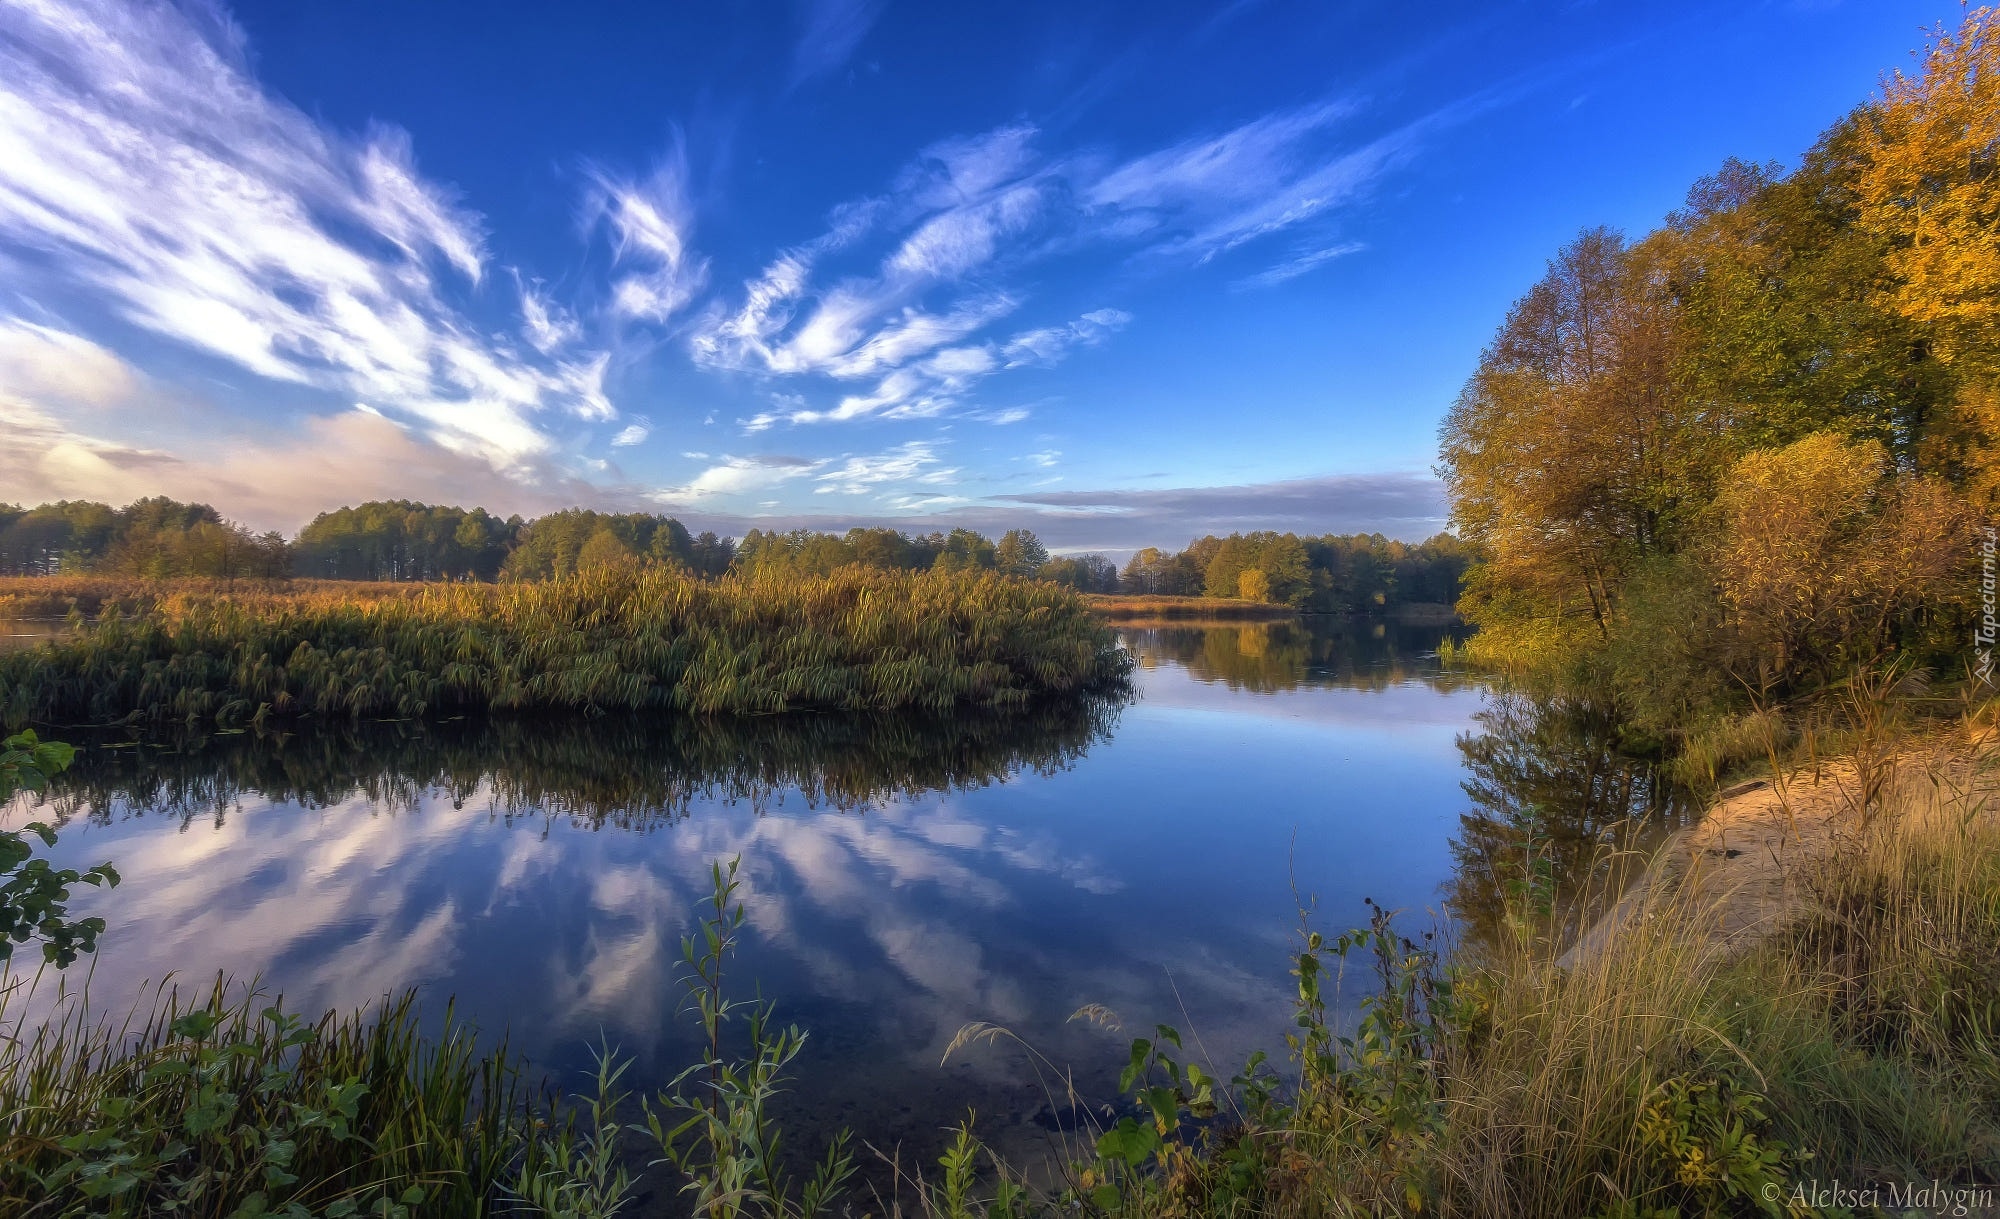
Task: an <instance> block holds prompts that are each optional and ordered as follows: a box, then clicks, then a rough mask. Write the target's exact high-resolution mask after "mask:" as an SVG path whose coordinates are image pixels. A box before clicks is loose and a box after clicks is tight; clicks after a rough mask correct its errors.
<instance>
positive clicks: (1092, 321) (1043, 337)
mask: <svg viewBox="0 0 2000 1219" xmlns="http://www.w3.org/2000/svg"><path fill="white" fill-rule="evenodd" d="M1131 320H1132V315H1131V314H1129V313H1127V312H1125V311H1124V310H1123V309H1093V310H1091V311H1090V312H1089V313H1086V314H1084V315H1083V316H1082V317H1080V318H1078V319H1076V320H1075V321H1073V322H1071V323H1069V324H1068V325H1066V326H1044V327H1041V328H1040V329H1038V330H1026V331H1023V332H1021V333H1020V334H1017V335H1015V336H1014V337H1013V338H1011V339H1008V340H1007V343H1006V346H1004V347H1002V348H1001V354H1002V355H1003V356H1004V357H1005V358H1006V361H1007V367H1009V368H1020V367H1022V366H1023V365H1027V364H1054V363H1055V362H1056V361H1058V360H1060V359H1062V358H1063V356H1065V355H1066V354H1068V352H1069V350H1070V348H1072V347H1095V346H1096V345H1098V344H1099V343H1102V342H1103V341H1104V340H1105V339H1107V338H1109V337H1111V335H1112V334H1114V333H1116V332H1117V331H1119V330H1122V329H1124V327H1125V325H1126V324H1127V323H1128V322H1130V321H1131Z"/></svg>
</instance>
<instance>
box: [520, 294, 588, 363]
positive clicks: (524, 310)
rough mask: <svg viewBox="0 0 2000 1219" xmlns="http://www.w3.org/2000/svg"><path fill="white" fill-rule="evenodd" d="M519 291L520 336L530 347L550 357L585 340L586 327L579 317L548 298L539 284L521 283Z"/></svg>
mask: <svg viewBox="0 0 2000 1219" xmlns="http://www.w3.org/2000/svg"><path fill="white" fill-rule="evenodd" d="M516 278H519V277H518V276H517V277H516ZM520 289H521V336H522V337H523V338H525V339H527V340H528V345H529V346H531V347H533V348H534V349H535V350H536V351H539V352H541V353H542V354H543V355H550V354H553V353H554V352H555V351H557V350H558V349H560V348H563V347H567V346H569V345H570V344H572V343H575V342H577V341H578V340H579V339H581V338H583V325H582V323H580V322H579V321H577V317H576V314H574V313H572V312H570V311H569V310H568V309H566V308H564V307H563V306H562V305H560V304H558V303H556V302H555V301H553V300H551V299H549V296H548V294H547V293H546V292H545V291H543V289H542V285H541V284H540V283H539V282H529V281H526V280H522V281H521V283H520Z"/></svg>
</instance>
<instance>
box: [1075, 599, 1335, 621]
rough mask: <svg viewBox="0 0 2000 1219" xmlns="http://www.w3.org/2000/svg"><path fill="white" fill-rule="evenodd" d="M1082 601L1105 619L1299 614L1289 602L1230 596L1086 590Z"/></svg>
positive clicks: (1247, 618)
mask: <svg viewBox="0 0 2000 1219" xmlns="http://www.w3.org/2000/svg"><path fill="white" fill-rule="evenodd" d="M1083 600H1084V603H1085V604H1086V605H1088V606H1090V608H1091V610H1092V612H1094V613H1096V614H1098V615H1100V616H1101V617H1103V618H1104V619H1105V620H1106V621H1108V622H1115V623H1118V624H1120V625H1124V624H1128V623H1136V622H1168V621H1171V622H1278V621H1282V620H1284V619H1287V618H1296V617H1298V616H1299V613H1298V611H1297V610H1295V609H1293V608H1292V607H1291V606H1289V605H1273V604H1271V603H1270V602H1268V601H1241V600H1237V599H1236V598H1233V597H1156V596H1144V597H1139V596H1134V597H1127V596H1119V595H1117V594H1114V593H1088V594H1086V595H1085V596H1084V599H1083Z"/></svg>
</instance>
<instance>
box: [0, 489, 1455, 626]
mask: <svg viewBox="0 0 2000 1219" xmlns="http://www.w3.org/2000/svg"><path fill="white" fill-rule="evenodd" d="M1468 561H1469V559H1468V555H1467V552H1466V549H1465V547H1463V546H1462V545H1460V544H1459V542H1458V541H1457V540H1456V539H1454V538H1452V537H1451V536H1450V535H1448V534H1440V535H1438V536H1437V537H1434V538H1432V539H1430V540H1429V541H1427V542H1424V543H1421V544H1419V545H1411V544H1409V543H1405V542H1398V541H1394V540H1391V539H1388V538H1385V537H1383V536H1382V535H1381V534H1379V533H1378V534H1354V535H1351V536H1343V535H1338V534H1327V535H1325V536H1322V537H1303V538H1302V537H1299V536H1296V535H1294V534H1290V533H1284V534H1278V533H1249V534H1230V535H1229V536H1228V537H1215V536H1208V537H1202V538H1197V539H1195V540H1194V541H1193V542H1191V543H1189V545H1188V547H1187V549H1185V550H1181V551H1176V552H1172V553H1169V552H1166V551H1162V550H1158V549H1155V548H1152V547H1148V548H1147V549H1144V550H1141V551H1139V552H1138V553H1137V554H1136V555H1134V556H1133V557H1132V559H1131V561H1130V562H1128V563H1127V564H1126V565H1125V569H1124V571H1123V573H1122V574H1121V573H1120V571H1119V569H1118V567H1117V566H1116V565H1115V564H1114V563H1112V562H1111V560H1110V559H1108V558H1106V557H1105V556H1104V555H1101V554H1081V555H1053V554H1050V553H1049V549H1048V547H1047V546H1046V545H1044V544H1043V543H1042V541H1041V539H1039V538H1037V537H1036V536H1035V534H1034V533H1033V532H1032V531H1031V530H1027V529H1011V530H1008V531H1007V532H1006V533H1004V534H1002V535H1001V536H1000V538H999V539H998V540H997V541H996V540H994V539H991V538H988V537H986V536H985V535H984V534H980V533H976V532H974V531H972V530H970V529H953V530H951V531H949V532H944V531H938V532H933V533H927V534H907V533H903V532H901V531H898V530H895V529H885V528H856V529H850V530H848V531H847V532H846V533H844V534H836V533H822V532H818V531H815V530H810V529H795V530H791V531H789V532H785V531H778V530H762V529H752V530H750V531H749V532H748V533H747V534H745V535H744V536H743V538H742V540H741V541H740V542H739V541H737V540H736V539H734V538H727V537H718V536H717V535H716V534H714V533H713V532H703V533H699V534H693V533H690V532H689V531H688V529H687V528H686V527H685V526H684V525H682V524H681V523H680V522H679V521H677V520H675V519H673V518H672V517H669V516H656V515H650V514H646V513H622V514H621V513H608V512H595V511H592V510H591V509H588V508H570V509H565V510H563V511H560V512H552V513H549V514H548V515H546V516H541V517H536V518H534V519H533V520H524V519H523V518H521V517H519V516H510V517H506V518H502V517H498V516H494V515H493V514H491V513H489V512H487V511H486V510H485V509H483V508H470V509H467V508H457V507H448V506H444V505H431V504H421V503H414V502H411V501H407V500H384V501H374V502H370V503H365V504H359V505H355V506H352V507H344V508H339V509H336V510H334V511H332V512H323V513H321V514H320V515H319V516H317V517H315V518H313V520H312V522H311V523H310V524H308V525H307V526H306V527H305V528H303V529H301V530H300V531H299V534H298V536H297V537H295V538H293V539H291V540H290V541H286V540H285V539H284V538H283V537H282V536H280V535H279V534H276V533H261V534H260V533H253V532H252V531H250V530H249V529H247V528H245V527H244V526H242V525H238V524H235V523H232V522H229V521H226V520H224V519H223V518H222V516H221V515H220V514H219V513H217V512H216V511H215V509H214V508H211V507H209V506H208V505H206V504H182V503H178V502H176V501H174V500H170V499H165V498H155V499H144V500H140V501H138V502H136V503H134V504H131V505H129V506H127V507H125V508H112V507H111V506H109V505H107V504H99V503H91V502H87V501H81V500H69V501H64V502H62V503H56V504H44V505H42V506H40V507H37V508H30V509H22V508H13V507H7V506H4V505H0V575H9V576H34V575H54V574H58V573H62V572H97V573H103V574H117V575H137V576H209V577H223V578H231V577H264V578H271V577H280V576H288V575H292V576H302V577H310V578H316V579H326V580H388V581H424V580H443V581H466V580H471V581H482V582H492V581H496V580H544V579H551V578H555V577H561V576H567V575H571V574H574V573H576V572H578V571H581V570H584V569H586V568H589V567H593V566H600V565H604V564H608V563H615V562H639V563H642V564H658V565H662V566H667V567H672V568H677V569H680V570H685V571H688V572H692V573H694V574H696V575H701V576H720V575H723V574H725V573H728V572H745V573H749V572H791V573H809V574H815V575H825V574H827V573H830V572H832V571H834V570H836V569H838V568H841V567H847V566H853V565H858V566H862V567H870V568H875V569H878V570H883V571H929V570H932V569H937V570H943V571H961V570H985V571H996V572H1001V573H1004V574H1008V575H1016V576H1026V577H1032V578H1034V579H1039V580H1047V581H1050V582H1052V583H1056V584H1062V585H1065V586H1067V587H1070V588H1074V589H1076V590H1078V591H1080V592H1087V593H1118V592H1125V593H1137V594H1145V595H1165V596H1194V597H1232V598H1247V599H1249V600H1254V601H1266V602H1270V603H1273V604H1279V605H1289V606H1292V607H1293V608H1295V609H1300V610H1305V611H1310V612H1322V613H1365V612H1368V611H1371V610H1377V609H1381V608H1384V607H1389V606H1395V605H1399V604H1405V603H1409V602H1446V603H1448V602H1450V601H1452V600H1453V599H1455V598H1456V596H1457V595H1458V579H1459V574H1460V573H1461V572H1462V571H1463V570H1464V569H1465V566H1466V564H1467V562H1468Z"/></svg>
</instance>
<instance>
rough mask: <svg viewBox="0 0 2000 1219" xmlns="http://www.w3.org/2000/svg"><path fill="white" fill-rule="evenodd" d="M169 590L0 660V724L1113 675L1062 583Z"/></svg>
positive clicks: (704, 697)
mask: <svg viewBox="0 0 2000 1219" xmlns="http://www.w3.org/2000/svg"><path fill="white" fill-rule="evenodd" d="M389 587H390V588H393V589H394V590H395V591H394V592H393V593H382V594H380V595H374V593H373V590H366V591H363V592H361V593H359V594H357V593H355V592H353V591H351V590H350V589H349V588H348V587H346V586H341V587H339V588H338V589H337V590H334V589H329V588H326V587H316V588H308V589H305V590H294V589H287V588H273V589H269V590H256V591H239V592H235V593H230V592H221V591H216V590H214V589H212V588H206V589H201V590H185V591H183V590H173V591H169V592H167V593H166V594H165V595H164V596H161V597H160V598H159V599H158V600H157V601H155V602H154V603H153V604H151V605H150V606H148V607H145V608H143V609H142V610H139V611H137V612H134V613H131V614H127V613H124V612H122V611H120V610H119V609H118V608H117V607H116V606H113V607H110V608H108V609H107V610H106V611H105V612H104V613H103V614H102V615H101V616H100V617H99V618H98V619H97V620H96V621H94V622H90V623H84V624H79V628H78V630H77V631H75V632H74V633H72V634H69V635H66V636H64V637H63V638H62V639H60V640H58V641H55V642H52V643H50V644H48V645H44V646H42V647H39V648H36V649H33V650H31V651H26V652H21V653H17V654H14V655H10V656H6V657H0V718H4V720H5V722H6V723H8V724H20V723H25V722H30V721H33V722H43V723H75V722H79V721H84V722H110V721H116V720H126V719H134V720H146V721H153V722H179V723H188V724H203V723H207V724H217V725H232V724H243V723H262V722H265V721H267V720H269V719H271V718H273V717H277V718H281V719H282V718H290V717H297V716H304V715H313V716H320V717H326V718H341V719H355V718H362V717H398V718H416V717H422V716H434V715H445V714H451V713H461V712H470V711H508V712H512V711H533V710H561V711H608V710H636V709H642V708H659V709H665V710H669V711H674V712H680V713H691V714H698V715H724V714H731V715H771V714H777V713H781V712H788V711H799V710H840V711H884V710H911V711H927V712H945V711H951V710H953V709H958V708H968V707H978V708H997V709H1008V710H1011V709H1019V708H1023V707H1026V706H1028V705H1029V704H1031V703H1033V702H1035V701H1036V700H1037V699H1038V698H1041V697H1044V696H1055V697H1063V696H1075V695H1081V694H1085V693H1089V692H1102V691H1110V690H1115V689H1119V688H1121V687H1122V685H1123V683H1124V681H1125V679H1126V674H1127V671H1128V668H1129V663H1130V662H1129V660H1128V659H1127V658H1126V656H1125V654H1124V653H1123V652H1122V651H1120V650H1119V649H1118V647H1117V644H1116V639H1115V636H1114V635H1113V634H1112V632H1111V631H1110V630H1109V629H1108V628H1107V627H1105V626H1104V625H1103V624H1102V623H1101V622H1100V621H1098V620H1097V619H1096V618H1095V617H1094V616H1093V615H1092V614H1091V613H1090V612H1089V611H1088V610H1087V609H1086V608H1085V606H1084V604H1083V602H1082V601H1081V600H1080V599H1079V598H1078V597H1077V596H1076V595H1075V594H1074V593H1072V592H1069V591H1067V590H1065V589H1061V588H1058V587H1055V586H1053V585H1048V584H1038V583H1031V582H1027V581H1020V580H1012V579H1007V578H1003V577H998V576H994V575H991V574H977V573H940V572H924V573H915V574H912V573H902V572H879V571H869V570H864V569H860V568H847V569H842V570H840V571H836V572H834V573H833V574H831V575H828V576H794V575H772V576H751V577H741V578H738V577H731V578H726V579H723V580H719V581H713V582H709V581H702V580H698V579H694V578H690V577H687V576H683V575H679V574H675V573H671V572H666V571H661V570H657V569H641V568H635V567H606V568H599V569H595V570H592V571H588V572H585V573H583V574H580V575H577V576H575V577H572V578H569V579H565V580H559V581H551V582H548V583H535V584H506V585H471V584H456V585H424V586H414V587H406V586H389Z"/></svg>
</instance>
